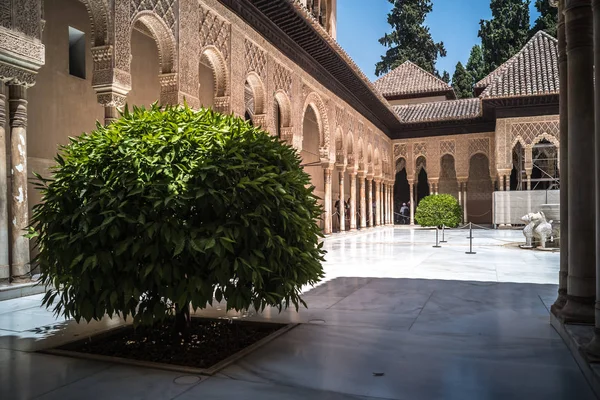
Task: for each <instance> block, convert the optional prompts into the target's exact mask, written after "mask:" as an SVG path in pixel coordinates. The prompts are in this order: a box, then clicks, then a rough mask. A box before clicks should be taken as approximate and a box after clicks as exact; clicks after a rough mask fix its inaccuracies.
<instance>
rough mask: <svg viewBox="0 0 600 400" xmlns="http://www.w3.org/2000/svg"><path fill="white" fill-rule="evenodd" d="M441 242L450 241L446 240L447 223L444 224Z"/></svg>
mask: <svg viewBox="0 0 600 400" xmlns="http://www.w3.org/2000/svg"><path fill="white" fill-rule="evenodd" d="M440 243H448V241H447V240H446V225H444V224H442V240H440Z"/></svg>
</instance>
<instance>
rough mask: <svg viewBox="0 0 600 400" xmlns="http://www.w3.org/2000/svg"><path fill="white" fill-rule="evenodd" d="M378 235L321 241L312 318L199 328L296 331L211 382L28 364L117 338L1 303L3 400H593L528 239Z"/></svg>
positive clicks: (544, 257) (553, 267) (33, 301)
mask: <svg viewBox="0 0 600 400" xmlns="http://www.w3.org/2000/svg"><path fill="white" fill-rule="evenodd" d="M467 235H468V232H467V231H465V230H448V231H446V232H445V236H446V238H447V239H448V243H445V244H443V245H442V246H443V247H442V248H433V247H432V245H433V244H434V242H435V232H434V231H432V230H418V229H414V230H410V229H404V228H402V229H398V228H397V229H393V228H392V229H391V228H381V229H375V230H372V231H367V232H360V233H356V234H348V235H339V236H333V237H329V238H327V239H325V242H324V248H325V249H326V250H327V251H328V253H327V255H326V262H325V264H324V269H325V279H324V280H323V282H321V283H320V284H318V285H316V287H306V288H304V289H303V293H304V298H305V300H306V302H307V304H308V309H304V308H301V309H300V310H299V311H298V312H296V310H294V309H287V310H284V311H282V312H279V311H278V310H276V309H271V308H267V309H266V310H264V312H261V313H257V312H256V311H254V310H248V311H245V312H234V311H229V312H227V311H226V305H225V304H218V303H215V304H214V305H213V306H211V307H207V308H206V309H203V310H198V311H197V314H199V315H201V316H206V317H214V318H230V319H248V320H255V321H271V322H282V323H299V324H300V325H299V326H297V327H295V328H294V329H292V330H290V331H289V332H287V333H286V334H284V335H282V336H280V337H278V338H277V339H275V340H274V341H272V342H270V343H269V344H267V345H266V346H264V347H261V348H259V349H258V350H256V351H254V352H252V353H251V354H249V355H248V356H246V357H244V358H242V359H241V360H239V361H238V362H236V363H234V364H232V365H230V366H229V367H228V368H226V369H225V370H223V371H222V372H221V373H219V374H218V376H217V377H212V378H202V380H201V381H200V382H198V379H196V378H194V377H183V378H182V379H178V378H181V374H177V373H172V372H165V371H160V370H151V369H143V368H130V367H123V366H115V365H108V364H104V363H97V362H89V361H82V360H75V359H69V358H62V357H54V356H49V355H44V354H38V353H31V351H36V350H40V349H45V348H48V347H52V346H56V345H60V344H63V343H65V342H68V341H71V340H75V339H78V338H81V337H84V336H86V335H92V334H94V333H95V332H100V331H104V330H106V329H110V328H111V327H115V326H119V325H121V324H123V323H124V322H123V321H122V320H119V319H113V320H111V319H108V318H105V319H104V320H102V321H100V322H93V323H90V324H85V323H82V324H76V323H75V322H74V321H63V320H56V319H55V318H54V317H53V316H52V314H51V313H50V312H48V311H47V310H44V309H42V308H40V307H39V303H40V301H41V296H35V297H28V298H22V299H16V300H15V301H9V302H0V399H2V400H4V399H10V400H12V399H18V400H21V399H38V398H39V399H61V400H62V399H78V400H79V399H89V400H94V399H102V400H104V399H111V400H112V399H126V400H130V399H149V400H150V399H151V400H154V399H183V400H188V399H197V398H201V399H215V400H220V399H232V398H240V399H249V400H271V399H273V400H275V399H277V400H279V399H290V400H296V399H315V400H352V399H362V400H365V399H388V400H390V399H398V400H404V399H406V400H438V399H439V400H454V399H456V400H504V399H511V400H512V399H527V400H529V399H532V400H536V399H543V400H563V399H564V400H567V399H568V400H575V399H577V400H592V399H594V398H595V397H594V395H593V393H592V391H591V389H590V387H589V385H588V384H587V382H586V381H585V379H584V377H583V375H582V373H581V371H580V370H579V368H578V367H577V364H576V363H575V361H574V360H573V358H572V356H571V354H570V352H569V351H568V349H567V347H566V345H565V344H564V343H563V341H562V340H560V338H559V337H558V335H557V334H556V332H555V331H554V330H553V329H552V328H551V326H550V323H549V312H548V309H549V307H550V305H551V304H552V303H553V302H554V300H555V299H556V290H557V286H556V285H557V282H558V265H559V257H560V255H559V254H558V253H547V252H540V251H526V250H521V249H519V248H518V243H519V242H523V241H524V239H523V235H522V233H521V232H520V231H510V230H502V231H501V230H496V231H491V230H474V231H473V235H474V237H475V239H474V240H473V245H474V250H475V251H476V252H477V254H475V255H467V254H465V252H466V251H468V249H469V240H468V239H467V238H466V236H467Z"/></svg>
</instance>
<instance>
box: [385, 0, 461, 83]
mask: <svg viewBox="0 0 600 400" xmlns="http://www.w3.org/2000/svg"><path fill="white" fill-rule="evenodd" d="M388 1H389V2H390V3H392V4H393V5H394V7H393V8H392V11H391V12H390V13H389V14H388V23H389V24H390V25H391V27H392V32H391V33H386V34H385V35H384V36H383V37H382V38H381V39H379V43H381V44H382V45H384V46H385V47H388V50H387V51H386V53H385V55H384V56H382V57H381V61H379V62H378V63H377V64H376V65H375V74H376V75H377V76H380V75H382V74H385V73H387V72H389V71H391V70H393V69H394V68H396V67H397V66H399V65H400V64H402V63H404V62H405V61H412V62H413V63H415V64H416V65H418V66H419V67H421V68H423V69H424V70H426V71H428V72H430V73H432V74H436V75H438V76H440V77H441V76H442V75H439V74H438V73H437V71H436V69H435V63H436V61H437V59H438V57H445V56H446V49H445V48H444V43H443V42H438V43H436V42H434V40H433V38H432V37H431V32H430V31H429V27H427V26H425V25H424V23H425V18H426V17H427V14H429V13H430V12H431V11H432V10H433V5H432V1H431V0H388ZM448 77H449V76H448Z"/></svg>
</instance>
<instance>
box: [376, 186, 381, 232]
mask: <svg viewBox="0 0 600 400" xmlns="http://www.w3.org/2000/svg"><path fill="white" fill-rule="evenodd" d="M380 184H381V182H380V181H379V180H375V226H379V225H381V190H380V187H381V186H380Z"/></svg>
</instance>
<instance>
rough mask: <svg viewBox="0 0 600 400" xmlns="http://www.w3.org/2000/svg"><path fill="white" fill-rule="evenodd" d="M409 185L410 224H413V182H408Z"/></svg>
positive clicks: (414, 205)
mask: <svg viewBox="0 0 600 400" xmlns="http://www.w3.org/2000/svg"><path fill="white" fill-rule="evenodd" d="M408 184H409V186H410V224H411V225H414V224H415V207H416V204H415V184H414V182H409V183H408Z"/></svg>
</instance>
